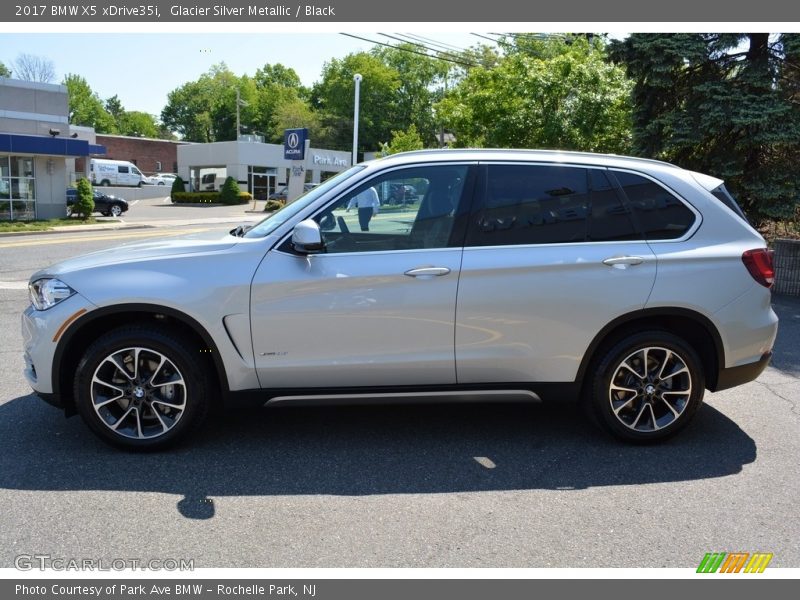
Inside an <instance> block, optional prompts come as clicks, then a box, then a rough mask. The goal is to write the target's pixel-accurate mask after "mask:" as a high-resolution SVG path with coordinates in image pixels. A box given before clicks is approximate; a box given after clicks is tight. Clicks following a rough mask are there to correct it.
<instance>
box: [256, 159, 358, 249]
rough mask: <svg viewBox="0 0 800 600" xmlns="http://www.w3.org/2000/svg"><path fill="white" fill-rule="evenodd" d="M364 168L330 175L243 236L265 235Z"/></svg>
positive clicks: (354, 168)
mask: <svg viewBox="0 0 800 600" xmlns="http://www.w3.org/2000/svg"><path fill="white" fill-rule="evenodd" d="M362 169H364V167H363V166H357V167H352V168H350V169H348V170H347V171H344V172H342V173H339V174H338V175H336V176H335V177H331V178H330V179H328V180H327V181H325V182H324V183H322V184H320V185H319V186H317V187H315V188H314V189H313V190H311V191H309V192H307V193H305V194H304V195H303V196H301V197H300V198H298V199H297V200H295V201H294V202H292V203H290V204H287V205H286V206H284V207H283V208H282V209H280V210H279V211H277V212H275V213H273V214H272V215H270V216H269V217H267V218H266V219H264V220H263V221H261V222H260V223H258V225H255V226H254V227H253V228H252V229H250V230H248V231H247V233H246V234H245V236H244V237H248V238H259V237H266V236H268V235H269V234H270V233H272V232H273V231H275V230H276V229H277V228H278V227H280V226H281V225H283V224H284V223H285V222H286V221H288V220H289V219H291V218H292V217H294V216H295V215H296V214H297V213H299V212H301V211H302V210H303V209H304V208H306V207H307V206H309V205H310V204H312V203H313V202H314V201H315V200H316V199H317V198H319V197H321V196H322V195H323V194H325V193H327V192H328V190H331V189H333V188H334V187H336V186H337V185H339V184H340V183H342V182H343V181H345V180H347V179H350V178H351V177H352V176H353V175H355V174H356V173H358V172H359V171H361V170H362Z"/></svg>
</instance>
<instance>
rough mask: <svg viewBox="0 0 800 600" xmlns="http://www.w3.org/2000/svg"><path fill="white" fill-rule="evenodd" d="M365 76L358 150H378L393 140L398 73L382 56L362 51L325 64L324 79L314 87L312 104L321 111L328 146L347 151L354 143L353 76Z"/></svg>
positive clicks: (324, 141)
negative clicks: (385, 62) (387, 141)
mask: <svg viewBox="0 0 800 600" xmlns="http://www.w3.org/2000/svg"><path fill="white" fill-rule="evenodd" d="M356 73H360V74H361V75H362V76H363V80H362V81H361V91H360V111H359V136H358V140H359V144H358V147H359V151H360V152H361V151H365V150H375V149H377V148H379V147H380V144H381V142H383V141H386V140H388V139H390V137H391V128H392V127H398V126H399V125H401V124H400V123H398V122H397V121H396V115H397V102H396V94H397V91H398V90H399V89H400V86H401V81H400V75H399V74H398V72H397V71H396V70H395V69H393V68H391V67H389V66H387V65H385V64H384V63H383V62H382V61H381V59H380V58H378V57H376V56H373V55H371V54H368V53H366V52H359V53H356V54H349V55H347V56H345V57H344V58H341V59H338V58H334V59H332V60H331V61H330V62H327V63H325V66H324V67H323V69H322V80H321V81H319V82H318V83H317V84H315V85H314V88H313V90H312V105H313V106H314V108H315V109H316V110H317V111H318V112H319V113H320V115H321V120H322V125H323V128H324V131H325V132H327V134H328V135H327V137H326V139H324V140H322V142H321V143H322V144H323V145H324V146H325V147H328V148H332V149H338V150H347V149H348V148H352V143H353V108H354V103H355V95H354V90H355V87H354V86H355V84H354V82H353V76H354V75H355V74H356Z"/></svg>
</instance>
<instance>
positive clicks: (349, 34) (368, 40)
mask: <svg viewBox="0 0 800 600" xmlns="http://www.w3.org/2000/svg"><path fill="white" fill-rule="evenodd" d="M340 34H341V35H344V36H347V37H351V38H354V39H356V40H361V41H362V42H369V43H370V44H377V45H379V46H386V47H387V48H393V49H395V50H400V51H401V52H410V53H411V54H418V55H419V56H424V57H426V58H438V60H443V61H445V62H450V63H453V64H457V65H461V66H462V67H474V66H477V65H475V64H474V63H470V62H464V61H463V60H454V59H452V58H444V57H432V56H431V55H430V54H427V53H425V52H417V51H416V50H412V49H411V48H401V47H399V46H393V45H392V44H387V43H385V42H379V41H377V40H370V39H367V38H364V37H360V36H357V35H353V34H351V33H341V32H340Z"/></svg>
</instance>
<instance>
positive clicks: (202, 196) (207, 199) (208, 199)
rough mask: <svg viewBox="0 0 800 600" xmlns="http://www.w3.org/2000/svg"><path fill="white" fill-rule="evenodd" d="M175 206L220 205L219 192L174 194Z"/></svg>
mask: <svg viewBox="0 0 800 600" xmlns="http://www.w3.org/2000/svg"><path fill="white" fill-rule="evenodd" d="M172 202H174V203H175V204H218V203H219V194H218V193H217V192H172Z"/></svg>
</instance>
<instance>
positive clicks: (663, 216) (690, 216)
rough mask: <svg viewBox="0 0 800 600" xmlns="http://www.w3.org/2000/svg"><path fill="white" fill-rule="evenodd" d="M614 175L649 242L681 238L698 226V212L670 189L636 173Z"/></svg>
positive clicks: (619, 172) (616, 173)
mask: <svg viewBox="0 0 800 600" xmlns="http://www.w3.org/2000/svg"><path fill="white" fill-rule="evenodd" d="M613 173H614V176H615V177H616V178H617V181H618V182H619V185H620V187H621V188H622V191H623V192H624V194H625V196H626V198H627V200H628V206H629V207H630V209H631V213H632V215H633V218H634V220H635V222H636V223H637V224H638V226H639V229H641V231H642V233H643V234H644V237H645V239H647V240H674V239H678V238H681V237H683V236H684V235H685V234H686V232H687V231H689V229H691V227H692V225H694V222H695V219H696V218H697V217H696V215H695V214H694V212H692V210H690V209H689V207H688V206H686V205H685V204H684V203H683V202H682V201H681V200H679V199H678V198H677V197H676V196H675V195H674V194H673V193H672V192H670V191H669V190H667V189H666V188H664V187H662V186H660V185H659V184H657V183H656V182H654V181H652V180H651V179H648V178H646V177H643V176H641V175H636V174H634V173H628V172H626V171H613Z"/></svg>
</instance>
